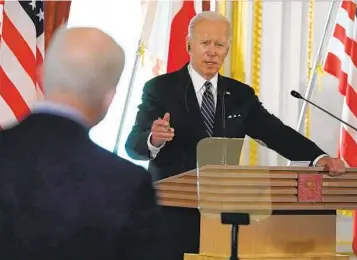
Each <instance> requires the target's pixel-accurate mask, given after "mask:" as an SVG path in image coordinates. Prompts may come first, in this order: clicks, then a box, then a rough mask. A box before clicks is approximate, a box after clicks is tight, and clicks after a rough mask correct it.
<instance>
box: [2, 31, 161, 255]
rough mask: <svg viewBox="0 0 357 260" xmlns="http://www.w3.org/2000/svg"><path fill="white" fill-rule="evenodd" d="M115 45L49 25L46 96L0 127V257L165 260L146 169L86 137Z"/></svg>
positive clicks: (113, 78) (116, 66) (108, 81)
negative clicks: (26, 113) (19, 118)
mask: <svg viewBox="0 0 357 260" xmlns="http://www.w3.org/2000/svg"><path fill="white" fill-rule="evenodd" d="M123 67H124V53H123V50H122V49H121V47H120V46H119V45H117V43H116V42H115V41H114V40H113V39H112V38H111V37H109V36H108V35H106V34H105V33H103V32H102V31H99V30H97V29H94V28H72V29H69V30H64V31H60V32H58V33H57V34H56V35H55V37H54V40H53V42H52V43H51V45H50V47H49V49H48V51H47V53H46V60H45V62H44V88H45V95H46V99H47V100H46V102H42V103H39V104H38V105H36V106H35V107H34V109H33V113H32V114H31V115H29V116H28V117H27V118H25V119H24V120H23V121H22V122H21V123H20V124H18V125H16V126H14V127H13V128H10V129H8V130H5V131H2V132H0V147H1V149H0V258H1V259H6V260H15V259H16V260H23V259H31V260H42V259H43V260H45V259H46V260H48V259H54V260H55V259H58V260H71V259H73V260H82V259H83V260H84V259H86V260H88V259H93V260H94V259H95V260H98V259H103V260H104V259H105V260H110V259H113V260H117V259H125V260H138V259H150V260H160V259H162V260H167V259H168V258H167V257H166V256H165V254H164V253H163V249H162V248H161V246H162V243H163V240H162V239H163V238H164V236H163V229H162V225H161V223H162V215H161V213H160V211H161V209H160V207H159V206H158V205H157V201H156V195H155V191H154V189H153V186H152V179H151V177H150V174H149V173H148V172H147V171H145V170H144V169H143V168H141V167H139V166H136V165H134V164H132V163H130V162H128V161H126V160H124V159H122V158H119V157H117V156H116V155H114V154H112V153H110V152H108V151H106V150H104V149H103V148H101V147H99V146H97V145H96V144H94V143H93V142H92V141H91V140H90V138H89V136H88V131H89V129H90V127H92V126H94V125H95V124H97V123H98V122H99V121H100V120H101V119H102V118H103V116H104V115H105V113H106V111H107V109H108V107H109V104H110V103H111V101H112V99H113V96H114V93H115V89H116V85H117V83H118V81H119V78H120V75H121V73H122V70H123Z"/></svg>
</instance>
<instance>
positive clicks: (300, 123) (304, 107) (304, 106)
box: [288, 0, 340, 166]
mask: <svg viewBox="0 0 357 260" xmlns="http://www.w3.org/2000/svg"><path fill="white" fill-rule="evenodd" d="M339 2H340V1H336V0H331V2H330V8H329V12H328V15H327V19H326V22H325V27H324V31H323V34H322V37H321V40H320V44H319V47H318V50H317V54H316V57H315V60H314V62H313V65H312V74H311V77H310V79H309V82H308V85H307V88H306V92H305V95H304V97H305V99H310V98H311V96H312V93H313V91H314V87H315V81H316V77H317V68H318V66H319V65H321V64H322V63H323V62H324V60H325V59H326V52H325V53H323V47H324V44H325V43H326V38H327V37H328V35H327V32H328V29H329V28H330V24H331V20H332V14H333V10H334V8H335V5H336V3H339ZM336 10H337V9H336ZM307 105H308V104H307V102H306V101H303V103H302V107H301V110H300V114H299V119H298V122H297V125H296V128H295V130H296V131H298V132H300V133H301V130H302V127H303V121H304V118H305V114H306V110H307ZM291 164H292V161H289V163H288V165H289V166H291Z"/></svg>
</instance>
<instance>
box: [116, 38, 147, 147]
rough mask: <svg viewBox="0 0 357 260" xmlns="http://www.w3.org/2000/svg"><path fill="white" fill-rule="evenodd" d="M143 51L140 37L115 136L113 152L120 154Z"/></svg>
mask: <svg viewBox="0 0 357 260" xmlns="http://www.w3.org/2000/svg"><path fill="white" fill-rule="evenodd" d="M141 52H142V44H141V39H140V40H139V43H138V49H137V52H136V56H135V61H134V67H133V70H132V73H131V75H130V80H129V87H128V92H127V94H126V98H125V101H124V109H123V113H122V117H121V119H120V123H119V128H118V132H117V135H116V137H115V144H114V149H113V153H114V154H118V150H119V143H120V137H121V135H122V133H123V129H124V123H125V119H126V117H127V114H128V113H127V112H128V108H129V101H130V99H131V96H132V94H133V89H134V79H135V76H136V73H137V71H138V63H139V61H140V57H141V55H142V54H141Z"/></svg>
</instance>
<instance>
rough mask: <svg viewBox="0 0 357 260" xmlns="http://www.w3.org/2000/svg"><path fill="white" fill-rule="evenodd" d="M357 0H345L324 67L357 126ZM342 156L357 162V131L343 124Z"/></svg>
mask: <svg viewBox="0 0 357 260" xmlns="http://www.w3.org/2000/svg"><path fill="white" fill-rule="evenodd" d="M356 6H357V0H349V1H342V3H341V6H340V8H339V10H338V14H337V20H336V24H335V28H334V31H333V35H332V38H331V41H330V43H329V49H328V54H327V59H326V62H325V66H324V70H325V71H326V72H328V73H330V74H331V75H333V76H335V77H336V78H337V79H338V81H339V92H340V93H341V94H342V95H343V96H344V103H343V108H342V111H343V112H342V119H343V120H345V121H347V122H348V123H349V124H351V125H353V126H357V8H356ZM338 154H339V156H340V158H341V159H343V160H344V161H345V163H346V164H347V165H348V166H350V167H356V166H357V133H356V132H355V131H354V130H353V129H351V128H350V127H348V126H345V125H342V126H341V133H340V140H339V151H338ZM356 213H357V212H356V210H355V211H354V217H353V228H352V229H353V230H352V237H353V241H352V249H353V252H354V254H355V255H357V214H356Z"/></svg>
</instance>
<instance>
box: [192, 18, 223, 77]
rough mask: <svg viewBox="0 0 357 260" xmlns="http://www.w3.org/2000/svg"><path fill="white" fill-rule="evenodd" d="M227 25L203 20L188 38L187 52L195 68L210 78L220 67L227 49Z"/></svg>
mask: <svg viewBox="0 0 357 260" xmlns="http://www.w3.org/2000/svg"><path fill="white" fill-rule="evenodd" d="M228 30H229V25H228V24H227V23H225V22H224V21H210V20H203V21H200V22H198V23H197V24H196V26H195V29H194V35H192V36H191V38H190V39H188V42H187V44H189V45H190V49H189V54H190V56H191V62H192V65H193V67H194V68H195V70H196V71H197V72H198V73H199V74H201V76H203V77H204V78H205V79H207V80H209V79H211V78H212V77H213V76H214V75H215V74H216V73H217V72H218V71H219V69H220V68H221V66H222V64H223V62H224V60H225V58H226V56H227V54H228V51H229V31H228Z"/></svg>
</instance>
